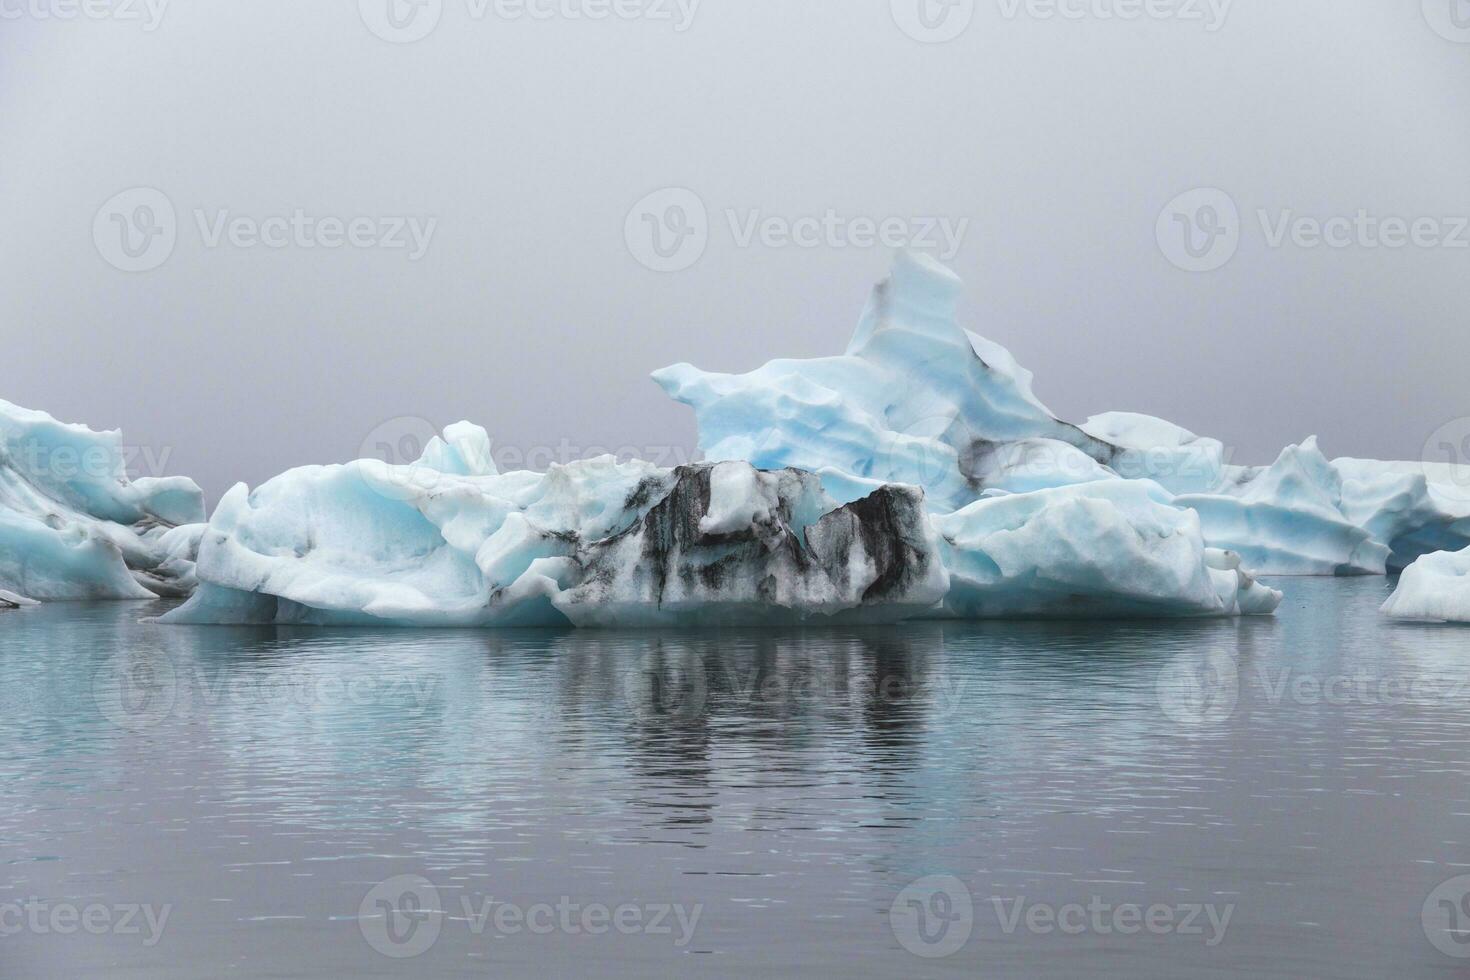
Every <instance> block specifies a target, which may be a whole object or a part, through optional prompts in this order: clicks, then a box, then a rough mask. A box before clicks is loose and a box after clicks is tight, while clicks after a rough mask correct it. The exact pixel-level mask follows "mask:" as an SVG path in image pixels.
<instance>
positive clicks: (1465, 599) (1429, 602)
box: [1383, 548, 1470, 623]
mask: <svg viewBox="0 0 1470 980" xmlns="http://www.w3.org/2000/svg"><path fill="white" fill-rule="evenodd" d="M1383 614H1384V615H1385V616H1388V617H1390V618H1392V619H1404V620H1419V621H1422V622H1431V623H1470V548H1466V549H1464V550H1462V551H1455V552H1449V551H1440V552H1436V553H1434V554H1432V555H1425V556H1424V557H1422V558H1420V559H1418V560H1417V561H1415V562H1414V563H1413V564H1412V565H1410V566H1409V567H1408V568H1407V569H1405V570H1404V574H1403V575H1402V576H1401V577H1400V578H1399V584H1398V588H1397V589H1395V590H1394V593H1393V595H1392V596H1390V597H1389V599H1388V601H1387V602H1386V603H1384V604H1383Z"/></svg>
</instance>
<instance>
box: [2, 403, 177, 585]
mask: <svg viewBox="0 0 1470 980" xmlns="http://www.w3.org/2000/svg"><path fill="white" fill-rule="evenodd" d="M121 447H122V435H121V433H119V432H115V431H113V432H95V431H93V430H92V429H89V428H87V427H86V426H84V425H75V424H66V423H62V422H58V421H56V420H55V419H54V418H52V417H51V416H50V415H47V414H46V413H45V412H38V411H32V410H29V409H24V408H20V407H19V406H17V405H12V404H11V403H9V402H6V401H0V590H4V592H5V593H6V594H7V600H6V601H7V603H10V604H19V603H17V602H16V600H17V599H19V598H27V599H31V600H37V601H48V600H58V599H152V598H156V597H159V596H183V595H187V594H188V593H189V592H190V590H191V589H192V585H191V576H192V562H191V561H190V560H189V555H188V550H187V547H186V542H185V540H184V538H185V536H186V535H187V532H184V530H183V529H184V528H185V527H186V526H188V525H190V524H194V525H200V524H202V522H203V521H204V516H205V515H204V495H203V493H202V492H201V491H200V489H199V487H198V486H197V485H196V484H195V483H194V481H192V480H189V479H187V478H185V477H166V478H145V479H138V480H130V479H129V478H128V476H127V469H126V466H125V464H124V460H123V454H122V448H121ZM201 529H202V528H201Z"/></svg>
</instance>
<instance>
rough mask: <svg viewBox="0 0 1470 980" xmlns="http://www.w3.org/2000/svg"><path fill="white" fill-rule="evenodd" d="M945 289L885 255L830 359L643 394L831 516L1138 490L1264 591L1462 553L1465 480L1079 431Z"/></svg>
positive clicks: (915, 259)
mask: <svg viewBox="0 0 1470 980" xmlns="http://www.w3.org/2000/svg"><path fill="white" fill-rule="evenodd" d="M959 291H960V286H959V280H958V279H957V278H956V277H955V275H954V273H952V272H951V271H950V270H948V269H946V268H944V267H943V266H942V265H940V264H939V263H938V262H935V261H933V260H932V259H929V258H927V257H925V256H922V255H916V254H910V253H902V254H900V255H899V256H898V258H897V261H896V263H895V266H894V270H893V274H892V276H891V277H890V278H889V279H888V280H887V281H886V282H884V283H882V284H880V285H879V286H878V287H877V288H876V289H875V290H874V292H873V295H872V297H871V299H870V300H869V302H868V305H867V308H866V309H865V310H864V312H863V315H862V318H861V321H860V323H859V325H858V328H857V330H856V332H855V333H854V335H853V337H852V340H851V341H850V342H849V344H848V347H847V350H846V352H845V353H843V354H842V355H840V356H836V357H828V358H811V359H805V360H776V361H771V362H770V363H768V364H766V365H764V366H763V367H760V368H758V369H756V370H755V371H752V372H749V373H747V374H741V375H730V374H718V373H711V372H706V371H701V370H699V369H698V368H695V367H692V366H691V365H688V364H677V365H674V366H673V367H668V368H664V369H663V370H661V371H658V372H656V373H655V374H654V379H655V380H656V381H657V382H658V383H659V384H660V385H661V386H662V387H663V388H664V390H665V391H666V392H667V393H668V394H669V395H670V396H671V397H673V398H675V399H677V400H678V401H680V402H682V403H684V404H687V405H689V406H690V407H691V408H693V409H694V412H695V418H696V421H697V423H698V427H699V447H700V449H701V451H702V452H703V453H704V454H705V456H706V457H707V458H709V459H713V460H723V459H746V460H749V461H750V462H751V463H753V464H755V465H756V466H759V467H767V466H771V467H794V468H799V469H804V470H808V471H810V472H814V473H817V474H818V475H819V476H821V478H822V481H823V486H824V487H825V488H826V489H827V490H828V491H829V492H830V493H832V494H833V495H834V496H835V497H837V499H840V500H845V499H851V498H853V497H855V496H859V495H862V494H865V493H868V492H871V490H872V488H873V487H874V486H875V485H876V484H879V483H882V482H897V483H907V484H913V485H916V486H920V487H922V488H923V489H924V491H925V493H926V500H927V503H928V506H929V508H930V509H931V511H932V512H934V513H935V514H948V513H953V512H955V511H959V510H962V509H964V508H966V507H968V506H970V505H972V504H974V503H975V502H977V501H980V500H983V499H985V498H987V497H992V496H995V495H998V494H1024V493H1031V492H1036V491H1041V490H1050V489H1055V488H1060V487H1067V486H1081V485H1099V484H1102V483H1106V482H1109V481H1145V482H1149V483H1152V484H1154V485H1155V486H1156V487H1158V488H1161V489H1162V490H1163V491H1165V492H1166V493H1167V494H1168V495H1171V496H1172V502H1173V503H1174V504H1175V505H1176V506H1178V507H1182V508H1187V509H1189V510H1192V511H1194V512H1195V513H1196V514H1197V515H1198V516H1199V521H1200V526H1201V529H1202V533H1203V535H1204V538H1205V542H1206V544H1207V545H1208V546H1209V547H1210V548H1212V549H1215V550H1218V551H1228V552H1231V553H1234V554H1236V555H1238V556H1240V558H1241V560H1242V561H1243V562H1244V564H1245V566H1247V567H1249V568H1251V569H1253V570H1254V571H1255V572H1256V573H1258V574H1263V575H1382V574H1385V573H1386V572H1388V571H1392V570H1397V569H1401V568H1403V567H1404V566H1406V565H1407V564H1409V563H1410V562H1412V561H1413V560H1414V559H1416V558H1418V557H1419V556H1420V555H1423V554H1426V553H1428V552H1432V551H1438V550H1443V549H1446V548H1451V547H1464V546H1466V545H1470V492H1467V490H1470V468H1467V467H1455V466H1451V465H1448V464H1441V465H1438V466H1436V465H1431V464H1421V463H1411V462H1410V463H1380V462H1375V461H1369V460H1353V459H1339V460H1329V459H1328V458H1327V457H1326V456H1325V455H1324V454H1323V453H1322V451H1321V449H1320V448H1319V447H1318V445H1317V441H1316V439H1315V438H1312V439H1307V440H1305V441H1304V442H1302V443H1301V444H1300V445H1295V446H1289V447H1287V448H1286V449H1285V450H1283V451H1282V453H1281V455H1280V456H1279V458H1278V459H1277V460H1276V461H1275V462H1274V463H1273V464H1271V465H1270V466H1264V467H1262V466H1237V465H1233V464H1232V463H1230V462H1229V460H1228V458H1227V453H1226V450H1225V447H1224V445H1223V444H1222V443H1221V442H1219V441H1218V440H1215V439H1210V438H1206V437H1200V436H1197V435H1195V434H1194V433H1192V432H1189V431H1188V430H1186V429H1184V428H1182V427H1180V426H1178V425H1175V424H1173V423H1171V422H1167V421H1165V420H1163V419H1157V418H1153V417H1150V416H1146V415H1138V414H1133V413H1128V412H1109V413H1104V414H1101V415H1097V416H1094V417H1093V418H1091V419H1089V420H1087V422H1085V423H1083V424H1082V425H1079V426H1074V425H1071V424H1069V423H1066V422H1063V421H1061V420H1060V419H1058V418H1057V417H1056V416H1055V415H1054V414H1053V413H1052V412H1051V410H1050V409H1048V408H1047V407H1046V406H1045V405H1044V404H1043V403H1042V402H1041V401H1040V400H1039V399H1038V398H1037V397H1036V395H1035V394H1034V392H1033V390H1032V380H1033V379H1032V375H1031V372H1029V371H1027V370H1026V369H1025V368H1023V367H1022V366H1021V365H1020V364H1018V363H1017V361H1016V359H1015V357H1014V356H1012V355H1011V353H1010V352H1009V351H1007V350H1006V349H1005V348H1004V347H1002V346H1000V345H999V344H996V343H995V342H993V341H990V340H987V339H985V338H983V337H981V336H979V335H977V334H975V333H971V332H969V331H967V330H965V329H963V328H962V327H961V326H960V325H959V324H958V322H957V321H956V318H955V314H956V308H957V303H958V297H959Z"/></svg>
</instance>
